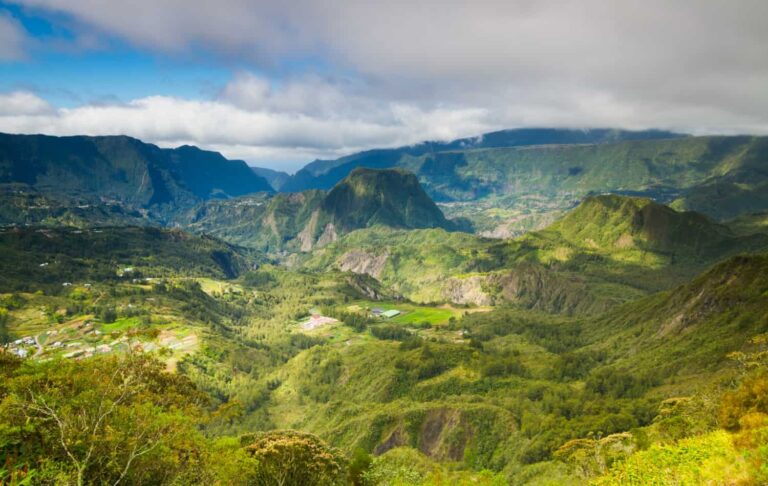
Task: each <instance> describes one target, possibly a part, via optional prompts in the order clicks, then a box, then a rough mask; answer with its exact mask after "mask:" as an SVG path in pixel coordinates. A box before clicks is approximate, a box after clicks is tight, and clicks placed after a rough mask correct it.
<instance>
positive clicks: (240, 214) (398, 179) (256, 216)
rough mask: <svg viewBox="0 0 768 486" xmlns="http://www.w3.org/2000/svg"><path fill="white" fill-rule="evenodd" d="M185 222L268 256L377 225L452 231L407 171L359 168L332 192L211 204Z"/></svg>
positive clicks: (304, 248) (200, 209) (310, 246)
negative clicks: (268, 254) (268, 253)
mask: <svg viewBox="0 0 768 486" xmlns="http://www.w3.org/2000/svg"><path fill="white" fill-rule="evenodd" d="M183 224H184V225H185V226H186V227H187V228H189V229H190V230H192V231H195V232H206V233H210V234H213V235H216V236H219V237H221V238H226V239H228V240H229V241H233V242H236V243H238V244H242V245H245V246H250V247H253V248H260V249H263V250H266V251H269V252H275V251H283V250H289V251H309V250H311V249H312V248H316V247H321V246H324V245H326V244H328V243H330V242H332V241H335V240H336V239H337V238H338V237H339V236H341V235H344V234H347V233H349V232H351V231H354V230H357V229H361V228H368V227H373V226H379V225H380V226H386V227H391V228H406V229H415V228H445V229H450V230H453V229H455V225H454V224H453V223H452V222H451V221H448V220H447V219H446V218H445V216H444V215H443V213H442V212H441V211H440V209H439V208H438V207H437V206H436V205H435V203H434V202H433V201H432V200H431V199H430V198H429V196H428V195H427V194H426V193H425V192H424V190H423V189H422V188H421V186H420V184H419V182H418V180H417V179H416V177H415V176H414V175H413V174H411V173H409V172H406V171H404V170H400V169H390V170H372V169H357V170H354V171H353V172H352V173H351V174H350V175H349V176H348V177H346V178H345V179H344V180H342V181H341V182H339V184H337V185H336V186H335V187H334V188H333V189H331V190H330V191H329V192H328V193H325V192H323V191H317V190H314V191H305V192H300V193H293V194H285V193H281V194H277V195H274V196H268V195H264V196H249V197H246V198H238V199H232V200H227V201H209V202H206V203H203V204H202V205H200V206H199V207H197V208H195V209H194V210H193V211H191V212H190V213H189V214H188V215H187V218H186V219H184V220H183Z"/></svg>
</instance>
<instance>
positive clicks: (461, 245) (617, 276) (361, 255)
mask: <svg viewBox="0 0 768 486" xmlns="http://www.w3.org/2000/svg"><path fill="white" fill-rule="evenodd" d="M766 244H768V239H766V236H765V235H751V236H738V235H736V234H734V233H733V232H732V231H731V230H730V229H729V228H728V227H726V226H722V225H719V224H717V223H714V222H712V221H710V220H709V219H707V218H706V217H704V216H702V215H699V214H696V213H679V212H676V211H673V210H671V209H669V208H667V207H665V206H661V205H658V204H656V203H653V202H651V201H650V200H648V199H640V198H628V197H622V196H600V197H592V198H588V199H587V200H586V201H585V202H584V203H583V204H582V205H580V206H579V207H578V208H577V209H575V210H573V211H572V212H570V213H568V214H567V215H566V216H565V217H563V218H562V219H561V220H559V221H558V222H556V223H554V224H552V225H551V226H549V227H548V228H546V229H545V230H542V231H538V232H534V233H530V234H528V235H525V236H523V237H521V238H518V239H515V240H510V241H506V242H500V241H498V240H490V239H484V238H477V237H474V236H472V235H468V234H465V233H447V232H444V231H441V230H420V231H410V232H407V231H393V230H390V229H387V228H372V229H368V230H361V231H355V232H353V233H350V234H349V235H347V236H345V237H344V238H342V239H341V240H339V241H338V242H335V243H333V244H331V245H329V246H328V247H326V248H322V249H320V250H316V251H315V252H314V254H313V255H312V256H311V257H309V258H308V259H307V260H306V261H305V262H304V264H303V265H304V267H305V268H308V269H312V270H323V269H327V268H333V267H339V268H341V269H344V270H352V271H358V272H361V271H363V272H368V273H371V274H372V275H373V276H374V277H376V278H378V279H379V280H381V281H382V282H383V283H384V284H386V285H388V286H390V287H391V288H392V289H393V290H394V291H395V292H398V293H401V294H403V295H404V296H406V297H408V298H410V299H413V300H415V301H420V302H430V301H432V302H437V301H444V300H452V301H453V302H457V303H465V302H471V303H476V304H482V303H493V302H497V303H500V302H504V301H507V302H512V303H516V304H520V305H523V306H527V307H532V308H539V309H544V310H549V311H563V312H569V313H578V312H598V311H601V310H605V309H606V308H608V307H609V306H611V305H614V304H616V303H620V302H626V301H629V300H632V299H634V298H637V297H639V296H641V295H644V294H647V293H648V292H654V291H658V290H662V289H666V288H670V287H672V286H674V285H677V284H680V283H682V282H684V281H685V280H687V279H689V278H691V277H692V276H693V275H695V274H696V273H697V272H700V271H702V270H704V269H705V268H707V266H708V265H711V264H712V263H713V262H715V261H717V260H719V259H722V258H725V257H727V256H729V255H732V254H735V253H738V252H741V251H754V250H759V249H761V248H765V247H766ZM377 261H378V262H379V263H378V264H375V263H376V262H377ZM382 262H383V263H382Z"/></svg>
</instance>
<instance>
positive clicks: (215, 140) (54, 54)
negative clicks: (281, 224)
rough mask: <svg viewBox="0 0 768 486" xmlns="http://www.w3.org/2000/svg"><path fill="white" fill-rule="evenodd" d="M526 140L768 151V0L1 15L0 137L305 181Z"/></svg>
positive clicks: (359, 0)
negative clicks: (721, 142)
mask: <svg viewBox="0 0 768 486" xmlns="http://www.w3.org/2000/svg"><path fill="white" fill-rule="evenodd" d="M518 127H564V128H592V127H616V128H626V129H644V128H660V129H670V130H677V131H682V132H688V133H694V134H715V133H722V134H734V133H754V134H768V2H766V1H765V0H734V1H730V2H727V1H723V0H637V1H636V0H573V1H565V0H560V1H555V0H506V1H488V0H474V1H472V0H440V1H436V0H429V1H427V0H409V1H401V0H390V1H387V2H384V1H381V0H375V1H369V0H286V1H280V2H277V1H273V0H267V1H262V0H216V1H213V0H205V1H203V0H132V1H130V2H127V1H117V0H12V1H6V0H0V131H2V132H8V133H45V134H51V135H79V134H85V135H114V134H127V135H131V136H134V137H137V138H140V139H142V140H144V141H147V142H152V143H156V144H158V145H160V146H163V147H175V146H178V145H182V144H193V145H198V146H200V147H202V148H205V149H210V150H218V151H220V152H222V153H223V154H224V155H225V156H227V157H228V158H233V159H243V160H246V161H247V162H248V163H249V164H251V165H257V166H262V167H270V168H274V169H279V170H286V171H289V172H293V171H295V170H297V169H298V168H300V167H302V166H303V165H304V164H306V163H307V162H309V161H311V160H314V159H316V158H322V159H328V158H336V157H339V156H343V155H346V154H349V153H353V152H356V151H360V150H365V149H369V148H374V147H394V146H402V145H408V144H412V143H417V142H419V141H423V140H451V139H455V138H459V137H465V136H475V135H478V134H481V133H484V132H488V131H493V130H498V129H505V128H518Z"/></svg>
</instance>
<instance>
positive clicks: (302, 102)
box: [0, 78, 488, 170]
mask: <svg viewBox="0 0 768 486" xmlns="http://www.w3.org/2000/svg"><path fill="white" fill-rule="evenodd" d="M253 81H254V83H257V84H258V83H261V82H262V81H261V80H256V79H255V78H254V80H253ZM235 82H236V83H239V82H240V80H236V81H235ZM314 82H315V81H313V83H314ZM269 89H270V90H271V89H272V88H269ZM302 90H304V88H302V87H301V86H300V85H299V84H292V85H289V87H287V88H286V91H285V92H284V91H283V90H277V91H275V92H274V93H273V94H272V95H270V96H269V97H268V100H267V101H268V102H265V103H264V106H257V105H255V104H251V105H249V106H248V107H247V109H244V108H240V107H239V106H235V105H233V104H232V103H231V102H230V101H228V100H227V99H221V100H218V99H217V100H210V101H197V100H185V99H180V98H173V97H164V96H153V97H147V98H141V99H136V100H133V101H131V102H129V103H126V104H111V105H105V104H90V105H83V106H79V107H75V108H60V109H56V110H52V109H49V107H48V105H47V103H46V102H45V101H44V100H43V99H41V98H39V97H37V96H36V95H34V94H32V93H28V92H16V93H11V94H9V95H0V103H2V101H3V99H8V100H14V101H13V103H8V104H7V105H6V107H10V109H8V110H6V111H5V112H2V111H0V114H1V115H2V116H0V131H4V132H11V133H47V134H52V135H76V134H84V135H114V134H127V135H131V136H134V137H137V138H140V139H142V140H145V141H148V142H153V143H157V144H159V145H162V146H177V145H181V144H185V143H189V144H195V145H198V146H200V147H203V148H209V149H213V150H219V151H221V152H222V153H223V154H224V155H226V156H227V157H230V158H243V159H246V160H247V161H249V162H250V163H253V164H263V165H264V164H265V165H270V166H273V167H278V168H284V169H288V170H295V169H297V168H299V167H301V166H303V165H304V164H305V163H306V162H307V161H309V160H311V159H313V158H318V157H324V158H328V157H331V158H335V157H339V156H342V155H345V154H347V153H350V152H355V151H359V150H364V149H367V148H370V147H376V146H399V145H405V144H411V143H415V142H418V141H421V140H422V139H424V138H429V139H434V138H441V139H443V138H451V137H453V136H454V135H456V134H459V133H464V132H467V131H471V132H476V131H478V130H482V129H485V128H488V127H487V126H486V125H483V123H482V121H481V120H480V117H481V116H482V113H481V112H478V111H476V110H461V109H455V110H447V109H436V110H431V111H423V110H421V109H420V108H417V107H408V106H399V105H393V106H390V105H388V104H386V103H381V104H377V103H375V102H373V101H370V102H369V103H368V104H369V105H370V106H369V108H370V110H368V111H365V112H359V113H353V112H347V116H342V115H341V114H340V113H341V111H339V113H337V115H336V116H333V117H328V116H325V115H324V114H322V111H323V110H319V111H320V114H313V112H314V111H315V110H313V108H312V106H313V103H312V102H311V100H310V99H309V98H304V97H302V96H298V97H295V96H294V95H295V93H296V92H298V91H302ZM246 91H247V92H250V90H246ZM224 93H231V90H227V89H225V90H224ZM289 102H290V103H289ZM284 103H287V104H288V105H287V106H284V105H283V104H284ZM335 103H338V104H339V105H338V106H339V107H341V106H342V105H343V99H339V100H337V101H336V102H335ZM334 106H335V105H334ZM324 109H328V110H333V106H331V105H328V106H325V107H324Z"/></svg>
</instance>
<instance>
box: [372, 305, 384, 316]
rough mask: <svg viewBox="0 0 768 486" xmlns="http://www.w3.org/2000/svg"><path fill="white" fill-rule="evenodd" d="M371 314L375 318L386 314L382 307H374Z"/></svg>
mask: <svg viewBox="0 0 768 486" xmlns="http://www.w3.org/2000/svg"><path fill="white" fill-rule="evenodd" d="M371 313H372V314H373V315H374V316H380V315H381V314H383V313H384V309H382V308H381V307H374V308H373V309H371Z"/></svg>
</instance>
